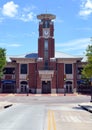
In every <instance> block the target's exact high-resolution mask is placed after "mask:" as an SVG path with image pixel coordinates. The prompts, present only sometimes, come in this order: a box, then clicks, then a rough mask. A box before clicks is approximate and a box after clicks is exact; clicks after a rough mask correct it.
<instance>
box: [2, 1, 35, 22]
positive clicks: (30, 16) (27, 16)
mask: <svg viewBox="0 0 92 130" xmlns="http://www.w3.org/2000/svg"><path fill="white" fill-rule="evenodd" d="M34 9H36V6H34V5H32V6H30V7H23V8H21V7H20V6H19V5H18V4H15V3H14V2H13V1H10V2H7V3H5V4H4V5H3V6H2V7H0V12H1V14H0V15H1V16H0V22H2V21H3V19H5V18H6V17H5V16H7V17H10V18H13V19H15V20H21V21H23V22H29V21H35V14H34V12H33V10H34Z"/></svg>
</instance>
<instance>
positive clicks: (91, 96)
mask: <svg viewBox="0 0 92 130" xmlns="http://www.w3.org/2000/svg"><path fill="white" fill-rule="evenodd" d="M90 102H92V78H91V100H90Z"/></svg>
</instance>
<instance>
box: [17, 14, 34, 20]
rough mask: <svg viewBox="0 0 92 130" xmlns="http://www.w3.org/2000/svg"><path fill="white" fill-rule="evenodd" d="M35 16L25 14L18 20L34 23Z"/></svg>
mask: <svg viewBox="0 0 92 130" xmlns="http://www.w3.org/2000/svg"><path fill="white" fill-rule="evenodd" d="M34 17H35V14H34V13H33V12H29V13H26V12H23V13H22V15H20V17H18V19H20V20H22V21H24V22H29V21H34Z"/></svg>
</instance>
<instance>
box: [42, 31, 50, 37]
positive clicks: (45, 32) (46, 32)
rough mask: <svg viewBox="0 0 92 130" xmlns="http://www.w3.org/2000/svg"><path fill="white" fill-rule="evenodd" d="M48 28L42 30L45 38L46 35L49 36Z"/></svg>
mask: <svg viewBox="0 0 92 130" xmlns="http://www.w3.org/2000/svg"><path fill="white" fill-rule="evenodd" d="M49 33H50V32H49V29H45V30H43V36H44V37H45V38H47V37H49Z"/></svg>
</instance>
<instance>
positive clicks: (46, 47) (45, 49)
mask: <svg viewBox="0 0 92 130" xmlns="http://www.w3.org/2000/svg"><path fill="white" fill-rule="evenodd" d="M44 58H45V59H48V40H47V39H45V41H44Z"/></svg>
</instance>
